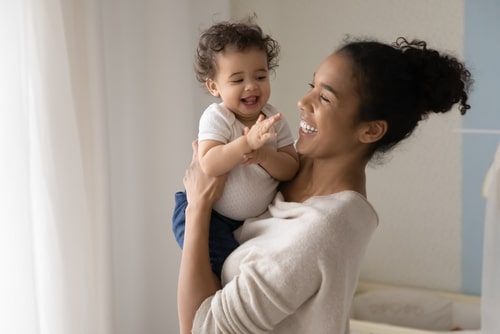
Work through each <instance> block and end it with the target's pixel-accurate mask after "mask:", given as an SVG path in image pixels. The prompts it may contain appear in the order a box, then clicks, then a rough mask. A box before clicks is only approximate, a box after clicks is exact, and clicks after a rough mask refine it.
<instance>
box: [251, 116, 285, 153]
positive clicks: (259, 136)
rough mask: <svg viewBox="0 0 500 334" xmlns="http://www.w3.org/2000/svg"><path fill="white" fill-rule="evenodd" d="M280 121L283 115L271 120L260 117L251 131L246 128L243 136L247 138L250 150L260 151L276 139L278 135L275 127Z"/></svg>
mask: <svg viewBox="0 0 500 334" xmlns="http://www.w3.org/2000/svg"><path fill="white" fill-rule="evenodd" d="M280 120H281V114H276V115H273V116H271V117H269V118H264V115H260V116H259V118H258V119H257V121H256V122H255V124H254V125H252V127H251V128H250V129H248V128H245V130H244V132H243V135H244V136H245V137H246V139H247V143H248V146H249V147H250V149H251V150H258V149H259V148H261V147H262V146H263V145H264V144H265V143H266V142H267V141H268V140H269V139H271V138H275V137H276V136H277V134H276V132H274V131H273V125H274V123H276V122H279V121H280Z"/></svg>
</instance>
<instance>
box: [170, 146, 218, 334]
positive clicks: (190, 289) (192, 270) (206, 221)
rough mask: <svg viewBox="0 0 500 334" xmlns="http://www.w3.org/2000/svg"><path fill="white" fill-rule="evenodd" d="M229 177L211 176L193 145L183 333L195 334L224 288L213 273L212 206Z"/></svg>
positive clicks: (181, 296)
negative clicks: (205, 305)
mask: <svg viewBox="0 0 500 334" xmlns="http://www.w3.org/2000/svg"><path fill="white" fill-rule="evenodd" d="M226 178H227V175H224V176H208V175H206V174H205V173H204V172H203V171H202V169H201V166H200V163H199V161H198V142H197V141H195V142H193V158H192V160H191V165H190V166H189V168H188V169H187V171H186V174H185V175H184V186H185V187H186V193H187V200H188V206H187V208H186V229H185V232H184V248H183V250H182V258H181V266H180V270H179V281H178V288H177V303H178V311H179V326H180V329H181V333H183V334H184V333H191V329H192V327H193V320H194V316H195V314H196V310H198V308H199V307H200V305H201V303H202V302H203V301H204V300H205V299H206V298H208V297H210V296H212V295H213V294H215V292H216V291H217V290H219V289H220V288H221V286H220V282H219V279H218V278H217V277H216V276H215V274H214V273H213V272H212V268H211V267H210V257H209V248H208V238H209V232H210V216H211V212H212V205H213V204H214V203H215V202H216V201H217V200H218V199H219V198H220V197H221V195H222V192H223V191H224V184H225V182H226Z"/></svg>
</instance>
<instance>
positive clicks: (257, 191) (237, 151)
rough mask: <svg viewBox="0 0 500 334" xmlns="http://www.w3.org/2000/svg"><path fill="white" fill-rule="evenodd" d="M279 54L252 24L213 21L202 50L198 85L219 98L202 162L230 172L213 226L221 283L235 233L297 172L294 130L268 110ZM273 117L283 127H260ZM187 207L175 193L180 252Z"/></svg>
mask: <svg viewBox="0 0 500 334" xmlns="http://www.w3.org/2000/svg"><path fill="white" fill-rule="evenodd" d="M278 54H279V46H278V43H277V42H276V41H275V40H274V39H272V38H271V37H270V36H268V35H265V34H263V32H262V29H261V28H260V27H259V26H258V25H256V24H253V23H252V22H243V23H241V22H239V23H231V22H221V23H216V24H214V25H213V26H211V27H210V28H209V29H207V30H206V31H205V32H203V33H202V35H201V37H200V41H199V44H198V49H197V52H196V61H195V69H196V76H197V79H198V80H199V81H200V82H202V83H204V84H205V86H206V88H207V90H208V91H209V92H210V94H212V95H213V96H215V97H218V98H220V99H221V102H220V103H213V104H211V105H209V106H208V108H207V109H206V110H205V111H204V112H203V115H202V116H201V118H200V122H199V132H198V143H199V146H198V147H199V149H198V152H199V157H198V158H199V161H200V165H201V167H202V169H203V171H204V172H205V173H206V174H210V175H213V176H218V175H223V174H226V173H229V174H228V179H227V182H226V185H225V188H224V193H223V195H222V197H221V198H220V200H219V201H218V202H217V203H216V204H215V205H214V210H213V212H212V218H211V225H210V241H209V242H210V258H211V259H210V260H211V265H212V270H213V271H214V273H215V274H217V275H218V276H219V278H220V274H221V270H222V265H223V263H224V260H225V259H226V257H227V256H228V255H229V254H230V253H231V252H232V251H233V250H234V249H235V248H236V247H237V246H238V243H237V242H236V240H235V239H234V237H233V231H234V230H235V229H236V228H238V227H239V226H240V225H241V224H242V223H243V220H245V219H246V218H249V217H255V216H258V215H260V214H261V213H263V212H264V211H265V210H266V209H267V206H268V204H269V203H270V202H271V201H272V199H273V198H274V196H275V194H276V191H277V187H278V183H279V182H280V181H287V180H290V179H291V178H293V176H294V175H295V173H296V172H297V170H298V167H299V162H298V158H297V154H296V152H295V149H294V146H293V142H294V138H293V136H292V133H291V131H290V128H289V126H288V125H287V123H286V122H285V120H283V119H282V116H281V114H280V113H278V112H277V111H276V109H275V108H274V107H273V106H271V105H269V104H268V100H269V97H270V93H271V88H270V82H269V75H270V72H271V71H272V70H273V69H274V68H275V67H276V66H277V57H278ZM270 117H274V118H276V120H279V122H277V123H275V124H274V125H273V126H272V127H271V128H270V129H267V127H265V126H263V122H262V121H263V120H264V119H266V118H270ZM186 205H187V202H186V194H185V193H184V192H178V193H176V207H175V209H174V215H173V230H174V234H175V237H176V240H177V242H178V243H179V245H180V246H181V248H182V246H183V240H184V219H185V218H184V209H185V207H186Z"/></svg>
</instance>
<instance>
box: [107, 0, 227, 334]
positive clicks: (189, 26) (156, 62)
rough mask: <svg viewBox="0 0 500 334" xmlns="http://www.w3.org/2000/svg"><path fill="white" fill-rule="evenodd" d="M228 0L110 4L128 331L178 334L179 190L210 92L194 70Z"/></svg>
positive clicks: (120, 303)
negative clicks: (202, 34)
mask: <svg viewBox="0 0 500 334" xmlns="http://www.w3.org/2000/svg"><path fill="white" fill-rule="evenodd" d="M228 8H229V7H228V5H227V3H226V0H210V1H205V0H191V1H185V0H182V1H180V0H168V1H164V0H163V1H155V0H147V1H144V0H103V2H102V21H103V43H104V45H105V47H104V54H105V58H106V64H105V65H106V66H105V67H106V73H105V77H106V100H107V102H108V105H107V110H108V127H109V134H110V137H109V142H110V148H109V151H110V154H111V162H110V175H111V204H112V208H111V210H112V231H111V233H112V242H113V308H114V314H113V322H114V328H115V333H119V334H138V333H145V334H156V333H158V334H164V333H177V332H178V331H179V329H178V323H177V301H176V298H177V292H176V290H177V276H178V268H179V260H180V250H179V247H178V246H177V244H176V243H175V240H174V238H173V235H172V232H171V215H172V209H173V204H174V193H175V192H176V191H178V190H182V176H183V175H184V171H185V169H186V167H187V166H188V163H189V161H190V158H191V153H192V152H191V142H192V140H193V139H195V138H196V133H197V124H198V118H199V115H200V114H201V112H202V110H203V107H204V106H205V105H206V104H207V97H208V95H207V94H206V93H205V92H204V90H202V89H201V88H200V87H199V85H198V84H197V83H196V82H195V78H194V72H193V67H192V61H193V54H194V49H195V47H196V43H197V38H198V33H199V29H200V27H205V26H208V25H209V24H211V22H212V21H213V20H219V19H227V17H228Z"/></svg>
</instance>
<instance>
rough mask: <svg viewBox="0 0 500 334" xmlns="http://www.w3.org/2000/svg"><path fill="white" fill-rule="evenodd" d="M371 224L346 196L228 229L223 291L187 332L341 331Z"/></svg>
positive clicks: (367, 208)
mask: <svg viewBox="0 0 500 334" xmlns="http://www.w3.org/2000/svg"><path fill="white" fill-rule="evenodd" d="M377 224H378V216H377V214H376V212H375V210H374V209H373V207H372V206H371V205H370V204H369V203H368V202H367V201H366V199H365V198H364V197H363V196H362V195H360V194H358V193H356V192H353V191H344V192H340V193H336V194H332V195H328V196H316V197H312V198H310V199H308V200H307V201H305V202H304V203H292V202H284V201H283V196H282V194H281V193H278V194H277V196H276V198H275V200H274V201H273V203H272V204H271V205H270V206H269V210H268V211H267V212H266V213H264V214H263V215H262V216H260V217H258V218H256V219H251V220H247V221H246V222H245V223H244V224H243V226H242V227H241V228H240V229H239V230H237V231H236V234H235V235H236V238H237V240H238V241H239V242H240V243H241V245H240V247H238V248H237V249H236V250H235V251H234V252H233V253H232V254H231V255H230V256H229V257H228V259H227V260H226V262H225V263H224V267H223V272H222V280H223V286H224V288H223V289H222V290H219V291H218V292H217V293H216V294H215V295H214V296H212V297H210V298H208V299H206V300H205V301H204V302H203V304H202V305H201V306H200V308H199V309H198V311H197V313H196V317H195V321H194V326H193V333H203V334H207V333H238V334H239V333H252V334H255V333H286V334H291V333H301V334H309V333H314V334H321V333H329V334H345V333H349V321H348V320H349V310H350V307H351V301H352V298H353V295H354V291H355V289H356V285H357V281H358V275H359V270H360V264H361V261H362V258H363V255H364V253H365V250H366V247H367V245H368V242H369V240H370V238H371V236H372V234H373V232H374V230H375V228H376V226H377Z"/></svg>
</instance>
